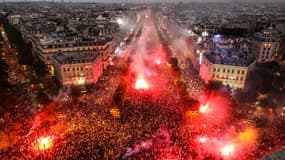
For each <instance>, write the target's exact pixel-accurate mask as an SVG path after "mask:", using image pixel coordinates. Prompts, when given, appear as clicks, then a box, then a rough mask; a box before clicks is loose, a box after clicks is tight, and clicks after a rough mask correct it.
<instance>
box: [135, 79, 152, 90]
mask: <svg viewBox="0 0 285 160" xmlns="http://www.w3.org/2000/svg"><path fill="white" fill-rule="evenodd" d="M135 88H136V89H137V90H139V89H149V85H148V83H147V82H146V80H145V79H144V78H143V77H142V76H140V77H139V78H138V79H137V81H136V84H135Z"/></svg>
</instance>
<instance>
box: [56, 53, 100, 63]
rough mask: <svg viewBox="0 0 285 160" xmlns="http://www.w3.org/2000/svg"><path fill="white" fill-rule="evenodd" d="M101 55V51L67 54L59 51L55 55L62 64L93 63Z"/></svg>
mask: <svg viewBox="0 0 285 160" xmlns="http://www.w3.org/2000/svg"><path fill="white" fill-rule="evenodd" d="M98 56H99V52H97V53H93V54H77V55H75V54H74V55H65V54H62V53H59V54H57V55H55V56H54V60H56V61H57V62H58V63H60V64H79V63H92V62H93V61H94V60H95V59H96V58H97V57H98Z"/></svg>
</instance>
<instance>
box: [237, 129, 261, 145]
mask: <svg viewBox="0 0 285 160" xmlns="http://www.w3.org/2000/svg"><path fill="white" fill-rule="evenodd" d="M257 138H258V132H257V130H256V129H254V128H247V129H245V130H244V131H243V132H241V133H239V135H238V137H237V139H236V140H237V142H240V143H241V144H242V145H244V146H250V145H253V144H255V143H256V141H257Z"/></svg>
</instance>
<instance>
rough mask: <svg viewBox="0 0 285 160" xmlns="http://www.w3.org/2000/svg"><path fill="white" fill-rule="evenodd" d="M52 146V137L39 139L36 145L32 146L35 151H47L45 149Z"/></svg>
mask: <svg viewBox="0 0 285 160" xmlns="http://www.w3.org/2000/svg"><path fill="white" fill-rule="evenodd" d="M52 145H53V142H52V137H50V136H47V137H40V138H39V139H38V140H37V142H36V144H35V145H34V148H35V149H36V150H39V151H43V150H47V149H49V148H51V147H52Z"/></svg>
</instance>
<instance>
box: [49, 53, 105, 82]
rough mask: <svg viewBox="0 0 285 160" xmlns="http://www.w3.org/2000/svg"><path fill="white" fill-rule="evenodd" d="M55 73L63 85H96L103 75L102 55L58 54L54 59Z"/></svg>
mask: <svg viewBox="0 0 285 160" xmlns="http://www.w3.org/2000/svg"><path fill="white" fill-rule="evenodd" d="M53 61H54V62H53V64H54V73H55V76H56V78H57V79H58V81H59V82H60V83H61V84H62V85H63V86H66V85H85V84H92V83H96V82H97V80H98V78H99V77H100V75H101V74H102V73H103V70H104V64H103V62H102V59H101V56H100V54H99V53H98V52H97V53H95V54H94V53H92V54H82V53H81V54H75V55H64V54H57V55H55V56H54V58H53Z"/></svg>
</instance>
